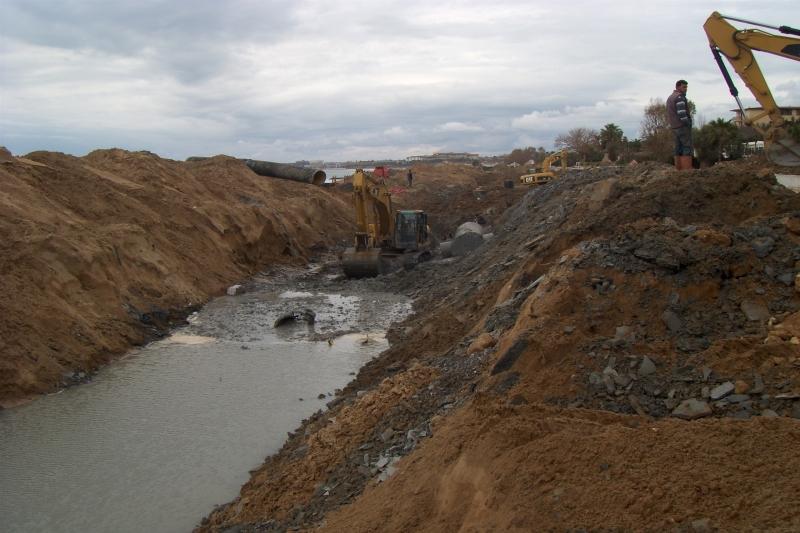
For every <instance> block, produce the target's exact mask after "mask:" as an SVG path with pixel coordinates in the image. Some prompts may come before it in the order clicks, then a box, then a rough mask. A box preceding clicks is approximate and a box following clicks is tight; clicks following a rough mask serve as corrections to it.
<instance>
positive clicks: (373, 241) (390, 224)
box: [353, 169, 394, 249]
mask: <svg viewBox="0 0 800 533" xmlns="http://www.w3.org/2000/svg"><path fill="white" fill-rule="evenodd" d="M353 204H354V207H355V212H356V226H357V227H358V229H357V231H356V242H355V247H356V249H364V248H375V247H380V246H383V245H384V244H385V243H386V242H389V241H391V239H392V236H393V235H394V215H393V211H392V195H391V194H390V193H389V190H388V189H387V188H386V184H385V183H383V181H379V180H376V179H374V178H371V177H370V176H368V175H367V174H366V173H365V172H364V171H363V170H361V169H358V170H356V172H355V174H354V175H353Z"/></svg>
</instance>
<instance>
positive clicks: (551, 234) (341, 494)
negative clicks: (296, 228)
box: [205, 164, 800, 531]
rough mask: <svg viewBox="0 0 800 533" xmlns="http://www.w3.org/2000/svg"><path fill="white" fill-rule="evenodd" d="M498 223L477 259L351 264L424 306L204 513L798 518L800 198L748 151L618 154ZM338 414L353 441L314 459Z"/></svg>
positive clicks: (778, 524)
mask: <svg viewBox="0 0 800 533" xmlns="http://www.w3.org/2000/svg"><path fill="white" fill-rule="evenodd" d="M419 174H423V172H422V171H420V172H419ZM476 179H477V178H476ZM419 181H420V182H422V181H424V179H423V178H420V179H419ZM416 183H417V182H416V181H415V186H414V188H415V189H416V187H417V185H416ZM467 186H471V183H470V184H469V185H467ZM440 188H441V185H436V186H435V188H434V191H435V190H439V189H440ZM430 192H431V191H428V192H427V193H425V194H424V195H423V196H428V197H429V196H430ZM444 203H446V201H443V202H440V203H439V204H438V205H442V204H444ZM493 225H494V229H495V238H494V239H493V240H492V241H491V242H490V243H488V244H487V245H485V246H484V247H482V248H481V249H479V250H477V251H476V252H474V253H473V254H471V255H469V256H467V257H464V258H461V259H459V260H455V259H449V260H445V261H433V262H431V263H427V264H424V265H421V266H420V267H418V268H417V269H416V270H414V271H412V272H399V273H397V274H393V275H392V276H388V277H386V278H381V279H378V280H366V281H358V282H352V283H356V284H383V285H384V286H386V287H388V288H392V289H394V290H399V291H404V292H406V293H407V294H410V295H412V296H415V297H416V304H415V307H416V310H417V314H416V315H415V316H413V317H411V318H410V319H408V320H407V321H406V322H405V323H403V324H401V325H399V326H398V327H396V328H395V329H394V330H392V331H391V332H390V340H391V342H392V347H391V349H390V350H388V351H387V352H385V353H384V354H383V355H382V356H381V357H380V358H379V359H377V360H375V361H372V362H371V363H370V364H368V365H366V366H365V367H364V369H363V370H362V371H361V372H360V373H359V375H358V376H357V378H356V379H355V380H354V382H353V383H351V385H350V386H348V388H347V389H346V390H345V391H344V392H343V393H342V394H341V395H340V396H339V397H338V398H337V399H336V400H335V401H334V402H332V403H331V404H330V407H331V409H330V410H329V411H328V412H325V413H318V414H317V415H316V416H315V417H313V418H312V419H310V420H309V421H307V422H306V423H305V424H304V426H303V427H302V428H301V430H300V431H298V432H297V433H295V434H294V435H293V436H292V438H291V439H290V440H289V442H287V444H286V445H285V446H284V448H283V449H282V450H281V451H280V453H279V454H277V455H276V456H274V457H273V458H271V459H270V461H269V462H268V463H267V465H266V466H265V468H264V470H262V474H259V475H258V476H257V478H255V479H254V480H253V481H251V483H249V484H248V485H246V486H245V487H244V488H243V490H242V494H241V496H240V498H238V499H237V500H235V501H234V502H232V503H231V504H229V505H227V506H223V507H222V508H220V509H218V510H217V511H216V512H215V513H213V514H212V515H211V516H210V517H209V518H208V519H207V520H206V522H205V529H209V530H217V529H224V528H226V527H229V526H231V525H238V526H244V527H243V530H244V531H248V530H259V531H261V530H282V529H285V528H287V527H310V526H315V527H321V528H322V529H328V530H331V531H342V530H354V531H374V530H377V529H380V530H383V531H407V530H412V529H413V530H417V529H421V530H429V531H434V530H436V531H440V530H464V531H468V530H470V531H471V530H525V531H529V530H551V529H552V530H575V529H588V530H594V529H602V530H607V529H615V530H642V531H664V530H674V531H710V530H721V531H722V530H775V531H791V530H796V529H797V528H798V527H800V523H799V522H798V519H797V516H796V513H795V512H794V508H796V507H797V505H798V504H800V500H798V496H797V495H798V493H800V492H798V490H799V489H800V481H798V479H797V477H796V476H794V475H792V472H794V471H795V470H797V468H798V467H800V461H798V459H797V457H796V456H795V454H794V453H793V451H792V450H793V447H795V446H796V445H797V443H798V441H799V440H800V423H799V422H798V421H797V420H795V418H800V376H798V374H799V373H800V340H798V339H799V338H800V335H798V334H800V330H799V328H800V314H798V312H799V311H800V293H799V292H798V291H799V290H800V283H798V281H797V275H798V272H799V271H800V263H798V261H800V252H799V251H798V250H800V246H798V244H800V198H798V196H797V195H795V194H794V193H792V192H790V191H788V190H787V189H785V188H784V187H782V186H780V185H778V184H777V183H776V182H775V179H774V177H773V176H772V175H771V173H770V172H769V169H763V168H761V167H760V166H758V164H756V165H750V164H744V165H726V166H720V167H716V168H714V169H709V170H702V171H695V172H691V173H687V174H676V173H674V172H672V171H671V170H669V169H668V168H667V167H665V166H660V165H651V164H650V165H639V166H637V167H635V168H614V167H608V168H601V169H591V170H585V171H580V172H570V173H569V174H568V175H567V176H566V177H563V178H561V179H558V180H556V181H554V182H552V183H550V184H547V185H545V186H542V187H539V188H536V189H532V190H529V191H527V194H526V195H525V197H524V198H523V199H522V200H521V201H520V202H518V203H517V204H515V205H514V207H512V208H511V209H509V210H507V211H506V212H505V213H504V214H503V215H502V216H498V217H497V219H496V220H494V221H493ZM420 369H430V371H425V372H421V371H420ZM399 383H402V384H403V389H402V390H403V391H405V392H404V394H403V395H402V397H399V396H392V397H387V398H386V400H387V401H389V402H391V405H390V406H388V407H387V406H386V405H383V404H381V407H380V410H379V411H374V414H375V415H376V417H374V418H368V417H366V414H365V410H367V412H372V411H371V410H372V409H373V408H370V407H367V405H366V404H364V403H363V402H362V401H361V399H363V398H367V397H373V396H370V395H373V394H383V393H382V392H380V391H386V390H387V389H388V390H391V389H392V387H393V386H394V385H393V384H399ZM687 419H688V420H692V421H687ZM336 428H344V433H342V435H345V436H346V439H345V440H343V441H342V442H343V443H344V442H346V446H343V449H342V450H341V453H339V454H337V455H336V456H335V457H334V456H333V455H330V456H329V457H328V459H326V460H325V461H323V462H322V463H320V462H316V461H311V462H306V461H304V460H303V457H304V454H306V453H308V452H309V450H311V446H312V444H313V445H315V446H316V445H317V444H318V443H319V437H320V436H321V435H327V434H330V433H331V432H335V431H336ZM431 436H432V438H430V437H431ZM342 438H344V437H342ZM328 446H330V447H336V443H335V441H330V442H329V443H328ZM315 457H319V455H318V454H315ZM312 466H313V468H312ZM298 469H300V470H298ZM265 472H268V474H266V473H265ZM298 472H302V474H299V473H298ZM289 479H291V480H292V485H291V486H292V491H291V492H290V493H286V492H284V491H285V486H286V485H285V484H286V483H287V482H288V480H289ZM296 479H302V482H301V483H300V485H301V487H298V485H297V483H295V482H294V480H296ZM344 504H349V505H344ZM331 511H333V512H331Z"/></svg>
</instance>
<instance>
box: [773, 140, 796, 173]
mask: <svg viewBox="0 0 800 533" xmlns="http://www.w3.org/2000/svg"><path fill="white" fill-rule="evenodd" d="M767 157H768V158H769V160H770V161H772V162H773V163H775V164H776V165H781V166H784V167H797V166H800V143H799V142H797V141H795V140H794V139H792V138H791V137H784V138H783V139H778V140H775V141H772V142H771V143H769V144H768V145H767Z"/></svg>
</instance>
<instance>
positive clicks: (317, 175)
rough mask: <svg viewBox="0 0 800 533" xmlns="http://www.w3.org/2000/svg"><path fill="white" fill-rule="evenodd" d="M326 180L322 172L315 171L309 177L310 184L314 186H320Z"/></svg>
mask: <svg viewBox="0 0 800 533" xmlns="http://www.w3.org/2000/svg"><path fill="white" fill-rule="evenodd" d="M326 178H327V176H326V175H325V171H324V170H317V171H315V172H314V175H313V176H312V177H311V183H313V184H314V185H322V184H323V183H325V179H326Z"/></svg>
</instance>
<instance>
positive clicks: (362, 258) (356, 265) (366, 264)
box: [342, 248, 383, 278]
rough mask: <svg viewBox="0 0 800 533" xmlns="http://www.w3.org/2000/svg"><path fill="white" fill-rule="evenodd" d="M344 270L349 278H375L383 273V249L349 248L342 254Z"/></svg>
mask: <svg viewBox="0 0 800 533" xmlns="http://www.w3.org/2000/svg"><path fill="white" fill-rule="evenodd" d="M342 270H344V275H345V276H347V277H348V278H374V277H375V276H377V275H378V274H382V273H383V268H382V260H381V250H380V248H371V249H366V250H356V249H355V248H348V249H347V250H345V251H344V254H342Z"/></svg>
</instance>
